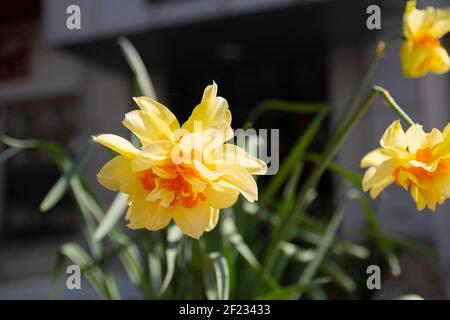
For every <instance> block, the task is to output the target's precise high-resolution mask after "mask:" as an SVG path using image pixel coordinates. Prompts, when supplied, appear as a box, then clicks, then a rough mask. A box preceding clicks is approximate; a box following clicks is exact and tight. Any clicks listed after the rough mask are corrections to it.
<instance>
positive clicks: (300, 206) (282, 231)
mask: <svg viewBox="0 0 450 320" xmlns="http://www.w3.org/2000/svg"><path fill="white" fill-rule="evenodd" d="M377 93H378V92H377V90H375V89H372V90H371V91H370V92H369V94H368V95H367V97H366V99H365V100H364V102H363V103H362V104H361V106H360V107H359V109H357V110H356V112H355V113H354V114H353V115H352V116H351V117H350V118H349V119H348V120H347V121H346V122H345V123H343V124H342V125H341V126H340V127H339V128H338V129H337V132H336V134H335V135H333V137H332V138H331V140H330V141H329V142H328V144H327V146H326V148H325V151H324V153H323V156H322V161H321V162H320V163H319V164H317V165H316V166H315V167H314V169H313V171H312V173H311V174H310V175H309V176H308V178H307V180H306V182H305V184H303V186H302V188H301V189H300V191H299V194H298V197H297V199H298V200H297V203H296V204H295V206H294V209H293V210H292V211H290V212H289V213H288V214H287V215H286V216H285V218H284V219H283V220H282V221H281V222H280V224H279V225H278V226H277V227H276V228H275V231H274V234H273V236H272V237H271V239H270V242H269V245H268V247H267V250H266V253H265V255H264V258H263V268H262V271H263V272H264V273H265V274H268V273H270V270H271V269H272V266H273V263H274V262H275V259H276V257H277V254H278V246H279V244H280V242H281V241H284V240H285V239H287V238H288V237H290V236H291V234H292V232H291V231H292V230H293V229H294V228H295V227H297V225H298V224H299V223H300V221H301V219H302V217H303V215H304V211H305V209H306V208H305V207H306V206H305V204H306V203H307V201H306V200H307V194H308V192H309V190H310V189H313V188H315V187H316V186H317V184H318V183H319V181H320V178H321V177H322V174H323V172H324V171H325V170H326V168H327V167H328V165H329V164H330V162H331V160H332V159H333V157H334V156H335V155H336V153H337V152H338V150H339V148H340V147H341V145H342V143H343V142H344V140H345V138H346V137H347V135H348V134H349V133H350V131H351V129H352V128H353V126H354V125H355V124H356V123H357V122H358V120H359V119H360V118H361V117H362V115H363V114H364V113H365V112H366V110H367V109H368V108H369V106H370V105H371V103H372V102H373V100H374V99H375V97H376V95H377Z"/></svg>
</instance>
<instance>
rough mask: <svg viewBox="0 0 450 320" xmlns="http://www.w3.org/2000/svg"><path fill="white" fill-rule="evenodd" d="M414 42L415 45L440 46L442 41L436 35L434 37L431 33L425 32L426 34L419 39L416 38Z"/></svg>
mask: <svg viewBox="0 0 450 320" xmlns="http://www.w3.org/2000/svg"><path fill="white" fill-rule="evenodd" d="M413 42H414V45H415V46H420V47H435V48H438V47H440V46H441V42H440V41H439V39H436V38H435V37H433V36H431V35H429V34H424V35H422V36H420V37H418V38H417V39H414V41H413Z"/></svg>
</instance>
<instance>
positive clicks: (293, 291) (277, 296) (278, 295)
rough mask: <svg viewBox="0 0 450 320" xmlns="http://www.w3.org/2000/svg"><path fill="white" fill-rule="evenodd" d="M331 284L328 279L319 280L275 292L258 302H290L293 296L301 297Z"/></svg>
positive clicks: (262, 297)
mask: <svg viewBox="0 0 450 320" xmlns="http://www.w3.org/2000/svg"><path fill="white" fill-rule="evenodd" d="M328 282H329V279H328V278H317V279H313V280H312V281H310V282H309V283H308V284H294V285H290V286H286V287H282V288H279V289H276V290H273V291H271V292H269V293H266V294H264V295H263V296H260V297H258V298H257V300H288V299H290V298H291V297H292V296H296V295H301V294H303V293H305V292H307V291H309V290H312V289H313V288H316V287H318V286H320V285H322V284H326V283H328Z"/></svg>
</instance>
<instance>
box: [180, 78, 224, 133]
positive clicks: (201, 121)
mask: <svg viewBox="0 0 450 320" xmlns="http://www.w3.org/2000/svg"><path fill="white" fill-rule="evenodd" d="M230 124H231V113H230V112H229V110H228V103H227V101H226V100H225V99H224V98H222V97H217V85H216V83H213V84H212V85H209V86H207V87H206V89H205V91H204V93H203V98H202V101H201V102H200V104H199V105H198V106H196V107H195V108H194V110H193V111H192V114H191V116H190V117H189V119H188V120H187V121H186V122H185V123H184V124H183V125H182V128H184V129H186V130H188V131H190V132H199V131H206V130H207V129H210V128H216V129H219V130H226V129H228V128H229V127H230ZM227 133H228V131H227ZM225 136H226V137H228V134H227V135H225Z"/></svg>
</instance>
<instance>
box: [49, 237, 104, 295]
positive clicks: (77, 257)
mask: <svg viewBox="0 0 450 320" xmlns="http://www.w3.org/2000/svg"><path fill="white" fill-rule="evenodd" d="M60 254H61V255H64V256H66V257H67V258H69V259H70V260H72V261H73V262H74V263H75V264H76V265H77V266H79V267H80V270H81V271H82V274H83V275H84V276H85V277H86V279H87V280H88V281H89V283H90V284H91V285H92V287H93V288H94V290H95V291H96V292H97V294H98V295H99V296H100V297H102V298H104V299H109V298H111V296H110V292H109V291H108V289H107V287H106V285H105V275H104V273H103V272H102V271H101V270H100V269H99V268H98V267H94V268H90V269H89V270H85V269H86V268H87V267H88V266H90V265H91V264H92V259H91V257H90V256H89V255H88V254H87V253H86V251H84V249H83V248H81V247H80V246H79V245H78V244H76V243H66V244H64V245H63V246H62V247H61V249H60ZM58 264H59V266H58V267H60V265H61V259H59V261H58ZM59 270H60V269H59ZM57 278H58V277H57Z"/></svg>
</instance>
